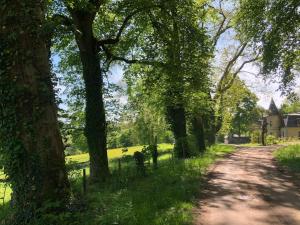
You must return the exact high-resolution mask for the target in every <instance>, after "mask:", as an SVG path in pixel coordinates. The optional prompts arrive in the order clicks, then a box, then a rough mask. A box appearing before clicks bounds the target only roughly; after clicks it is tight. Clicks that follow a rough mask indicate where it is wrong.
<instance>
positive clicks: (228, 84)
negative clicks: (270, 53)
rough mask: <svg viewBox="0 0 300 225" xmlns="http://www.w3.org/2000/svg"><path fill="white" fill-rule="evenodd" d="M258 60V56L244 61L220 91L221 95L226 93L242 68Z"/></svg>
mask: <svg viewBox="0 0 300 225" xmlns="http://www.w3.org/2000/svg"><path fill="white" fill-rule="evenodd" d="M257 59H258V56H256V57H255V58H253V59H249V60H247V61H244V62H243V63H242V64H241V65H240V67H239V68H238V69H237V70H236V71H235V72H234V73H233V75H232V78H231V79H230V81H229V82H228V83H227V84H226V85H225V86H224V87H223V88H222V89H221V93H223V92H225V91H227V90H228V89H229V88H230V87H231V86H232V84H233V82H234V80H235V78H236V77H237V75H238V74H239V73H240V72H241V70H242V69H243V68H244V66H245V65H246V64H248V63H252V62H254V61H256V60H257Z"/></svg>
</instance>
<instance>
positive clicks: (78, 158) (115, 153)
mask: <svg viewBox="0 0 300 225" xmlns="http://www.w3.org/2000/svg"><path fill="white" fill-rule="evenodd" d="M143 147H144V146H143V145H140V146H133V147H128V148H127V149H128V151H127V152H126V153H124V154H123V153H122V149H123V148H115V149H109V150H108V151H107V153H108V158H109V159H115V158H120V157H122V156H123V155H133V153H134V152H136V151H142V149H143ZM172 148H173V145H172V144H159V145H158V151H159V152H164V151H167V150H171V149H172ZM66 161H67V163H68V162H70V161H72V162H77V163H83V162H88V161H89V154H88V153H85V154H80V155H72V156H67V157H66Z"/></svg>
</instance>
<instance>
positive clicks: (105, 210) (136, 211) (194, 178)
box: [0, 145, 234, 225]
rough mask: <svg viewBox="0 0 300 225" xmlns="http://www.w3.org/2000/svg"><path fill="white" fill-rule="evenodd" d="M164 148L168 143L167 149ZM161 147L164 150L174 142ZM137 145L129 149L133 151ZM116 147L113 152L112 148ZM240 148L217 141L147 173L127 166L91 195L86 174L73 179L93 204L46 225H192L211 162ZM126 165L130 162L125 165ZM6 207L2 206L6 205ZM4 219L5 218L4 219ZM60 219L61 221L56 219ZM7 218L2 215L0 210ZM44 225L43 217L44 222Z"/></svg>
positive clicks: (74, 185)
mask: <svg viewBox="0 0 300 225" xmlns="http://www.w3.org/2000/svg"><path fill="white" fill-rule="evenodd" d="M163 146H164V147H163ZM163 146H160V152H162V151H166V150H167V149H168V148H169V147H172V146H170V145H163ZM134 149H141V147H135V148H132V149H129V152H128V154H132V153H133V151H134ZM110 151H111V150H110ZM232 151H234V147H232V146H226V145H216V146H213V147H211V148H209V149H208V151H207V152H206V153H205V154H204V155H203V156H201V157H195V158H191V159H186V160H176V159H173V160H172V157H171V154H170V152H164V154H163V155H162V156H161V157H160V158H159V165H158V169H153V168H152V166H151V165H150V166H147V176H146V177H141V176H139V175H138V174H137V171H136V168H135V166H134V163H131V164H127V167H122V171H121V174H119V173H118V170H112V176H111V178H110V180H109V181H108V182H106V183H105V184H102V185H98V186H88V193H87V194H86V195H85V196H83V195H82V183H81V181H82V178H81V176H77V177H76V176H75V177H73V178H72V180H71V185H72V190H73V192H74V193H75V196H77V198H79V199H83V202H86V203H87V207H88V208H87V209H86V210H84V211H81V212H77V213H76V212H72V213H71V214H66V215H64V216H61V217H59V218H60V219H61V220H60V221H58V222H57V220H58V219H59V218H58V217H53V218H49V217H47V218H45V221H44V223H46V221H47V223H46V224H56V223H58V224H62V225H64V224H66V225H67V224H68V225H77V224H78V225H79V224H80V225H98V224H101V225H111V224H122V225H141V224H142V225H189V224H192V221H193V215H192V209H193V208H194V207H195V206H196V204H197V195H198V194H199V191H200V190H201V180H202V178H203V175H204V174H205V173H206V170H207V168H208V166H209V165H211V164H212V163H213V162H215V160H217V159H218V158H220V157H222V156H223V155H224V154H227V153H230V152H232ZM121 155H122V154H121V149H119V150H115V152H112V153H110V156H109V157H110V159H112V160H111V162H112V163H114V160H113V159H114V158H116V157H120V156H121ZM74 157H75V160H77V161H79V162H83V161H85V160H84V159H87V158H84V156H83V155H80V156H72V160H73V161H74ZM124 164H126V163H124ZM0 211H1V208H0ZM2 218H3V217H2ZM51 219H55V220H56V223H54V222H51ZM0 220H1V213H0ZM41 224H43V221H42V223H41Z"/></svg>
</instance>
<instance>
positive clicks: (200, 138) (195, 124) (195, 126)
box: [191, 116, 206, 153]
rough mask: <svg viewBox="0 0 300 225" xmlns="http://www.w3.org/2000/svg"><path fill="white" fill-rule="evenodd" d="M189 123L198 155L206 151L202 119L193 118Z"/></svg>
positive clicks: (198, 117) (199, 117)
mask: <svg viewBox="0 0 300 225" xmlns="http://www.w3.org/2000/svg"><path fill="white" fill-rule="evenodd" d="M191 122H192V131H193V135H194V136H195V138H196V142H197V147H198V150H199V152H200V153H203V152H204V151H205V149H206V147H205V133H204V124H203V118H202V117H201V116H194V117H193V118H192V121H191Z"/></svg>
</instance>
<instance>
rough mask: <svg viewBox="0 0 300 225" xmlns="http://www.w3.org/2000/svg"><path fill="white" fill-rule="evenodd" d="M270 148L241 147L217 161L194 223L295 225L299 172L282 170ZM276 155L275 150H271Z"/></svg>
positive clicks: (298, 219) (299, 221)
mask: <svg viewBox="0 0 300 225" xmlns="http://www.w3.org/2000/svg"><path fill="white" fill-rule="evenodd" d="M278 148H279V147H278V146H270V147H252V148H249V147H241V148H240V149H239V150H238V151H236V152H235V153H234V154H232V155H230V157H228V158H227V159H224V160H221V161H219V162H218V163H217V165H216V166H215V168H214V169H213V170H212V171H211V172H210V173H209V178H210V179H209V182H208V184H207V187H206V188H205V191H204V192H203V193H202V198H201V200H200V202H199V208H198V209H197V210H195V213H196V215H195V216H196V221H195V224H196V225H299V224H300V195H299V190H300V182H299V181H300V180H299V174H295V173H292V172H290V171H288V170H282V169H281V168H280V167H278V163H277V162H276V161H275V160H274V158H273V154H272V153H273V152H274V150H276V149H278ZM275 155H276V153H275Z"/></svg>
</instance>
